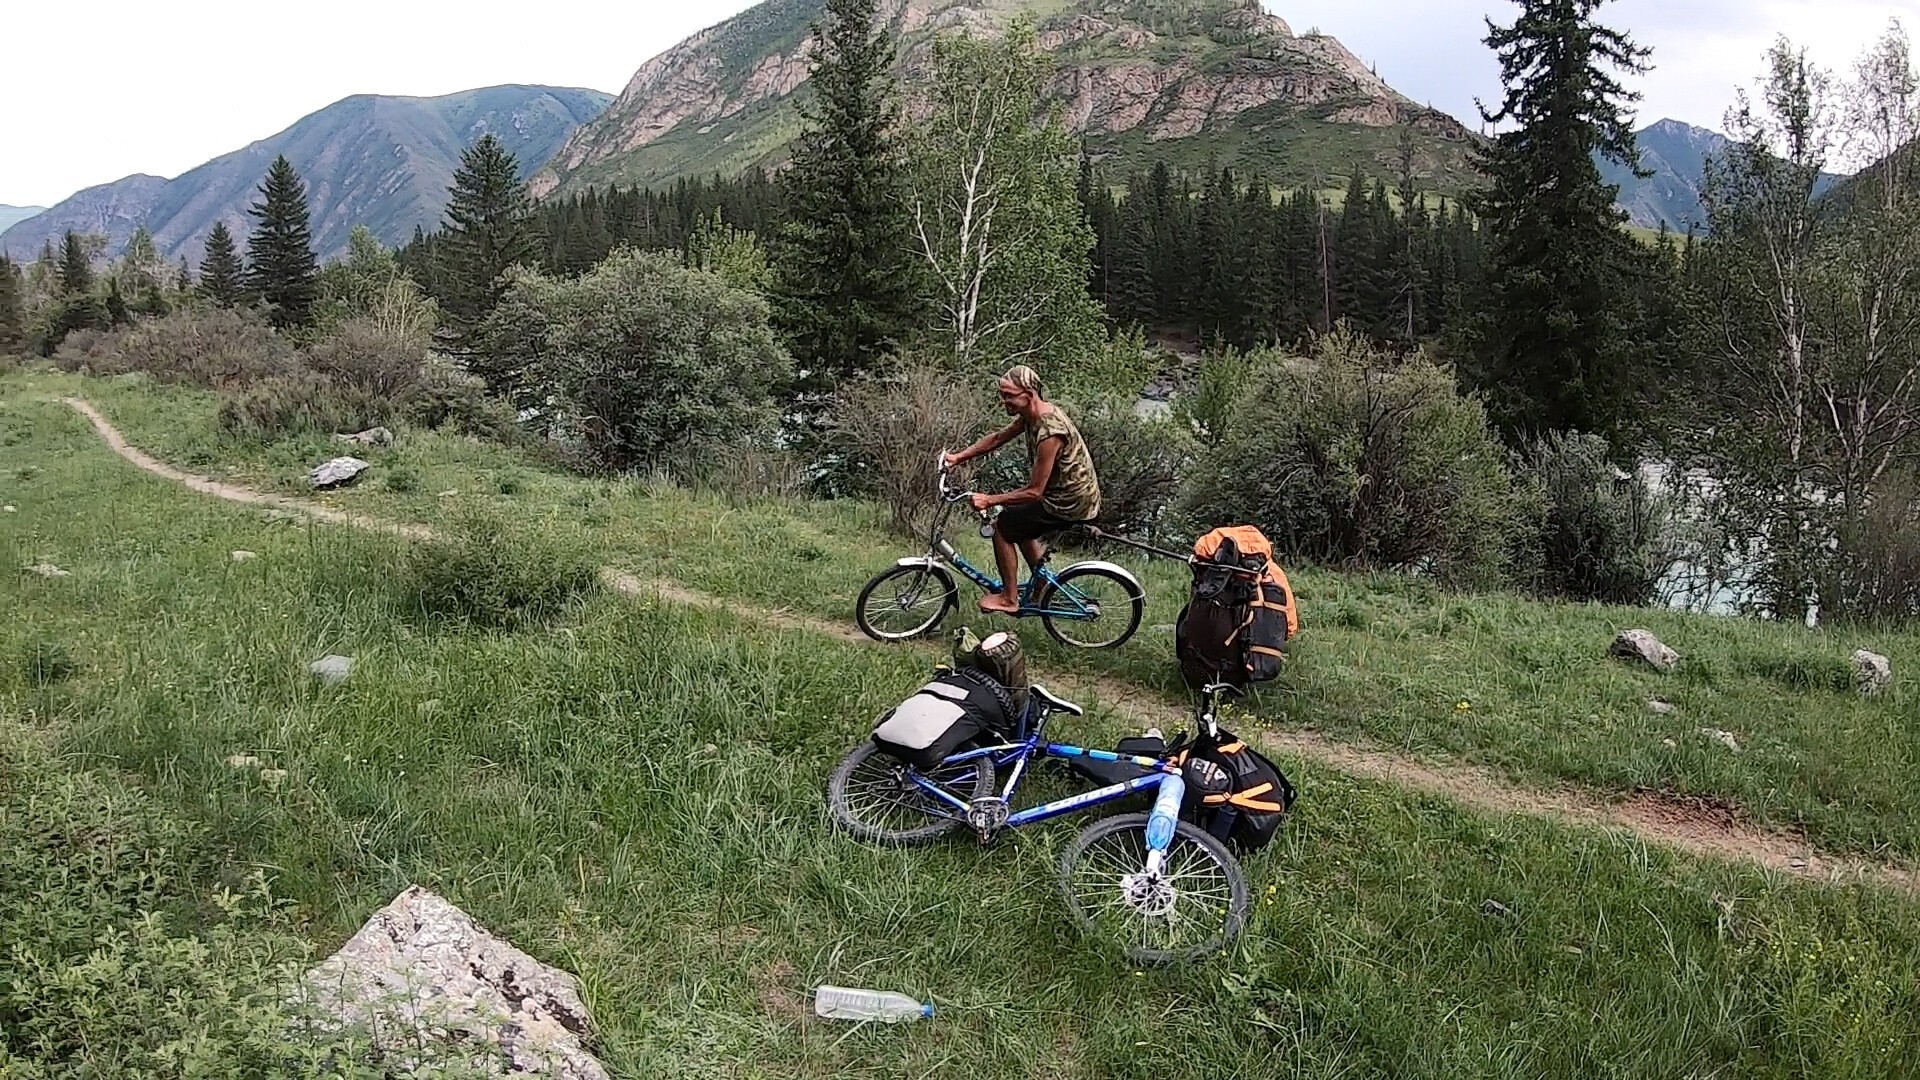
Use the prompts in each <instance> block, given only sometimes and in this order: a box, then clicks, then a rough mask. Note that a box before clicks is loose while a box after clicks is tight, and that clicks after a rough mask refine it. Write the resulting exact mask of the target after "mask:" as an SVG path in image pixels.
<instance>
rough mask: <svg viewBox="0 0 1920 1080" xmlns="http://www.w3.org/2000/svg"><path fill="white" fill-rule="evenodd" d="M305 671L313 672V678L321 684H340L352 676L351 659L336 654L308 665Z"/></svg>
mask: <svg viewBox="0 0 1920 1080" xmlns="http://www.w3.org/2000/svg"><path fill="white" fill-rule="evenodd" d="M307 670H308V671H311V672H313V674H314V676H315V677H316V678H318V679H319V680H320V681H321V682H326V683H337V682H341V681H343V680H345V679H346V677H347V676H349V675H351V674H353V657H351V656H341V655H339V654H338V653H335V654H333V655H330V656H323V657H321V658H320V659H318V660H315V661H314V662H313V663H311V664H308V665H307Z"/></svg>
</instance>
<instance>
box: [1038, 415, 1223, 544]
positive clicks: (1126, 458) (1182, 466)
mask: <svg viewBox="0 0 1920 1080" xmlns="http://www.w3.org/2000/svg"><path fill="white" fill-rule="evenodd" d="M1134 403H1135V399H1134V398H1131V397H1122V396H1119V395H1110V396H1104V397H1099V398H1096V399H1094V400H1093V401H1091V402H1090V403H1089V404H1087V405H1086V406H1084V407H1077V406H1074V405H1072V404H1068V405H1065V406H1063V407H1064V408H1065V409H1066V410H1067V415H1069V416H1071V417H1072V418H1073V422H1074V424H1075V426H1077V427H1079V429H1080V434H1081V436H1082V437H1084V438H1085V439H1086V440H1087V450H1088V452H1089V453H1091V454H1092V455H1093V467H1094V471H1095V472H1096V473H1097V474H1098V475H1099V477H1100V526H1101V528H1103V529H1106V530H1108V531H1110V532H1117V533H1122V534H1127V535H1131V536H1136V537H1139V538H1141V539H1148V538H1152V537H1156V536H1159V535H1162V534H1164V533H1165V532H1166V531H1167V527H1168V520H1167V517H1168V508H1169V507H1170V506H1171V505H1172V503H1173V501H1174V499H1175V498H1176V497H1177V496H1178V495H1179V494H1180V484H1181V481H1182V479H1183V478H1184V477H1185V475H1186V473H1187V470H1188V469H1189V468H1190V467H1191V466H1192V463H1193V460H1194V453H1195V445H1194V441H1193V439H1192V438H1191V437H1190V436H1189V435H1188V434H1187V432H1186V431H1185V429H1183V428H1182V427H1181V425H1180V424H1178V423H1177V422H1174V421H1172V420H1155V419H1149V418H1147V417H1143V416H1141V415H1140V414H1139V412H1137V411H1136V410H1135V407H1134ZM1021 479H1022V481H1024V479H1025V477H1022V478H1021Z"/></svg>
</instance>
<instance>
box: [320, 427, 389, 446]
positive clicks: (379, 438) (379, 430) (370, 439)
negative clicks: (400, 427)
mask: <svg viewBox="0 0 1920 1080" xmlns="http://www.w3.org/2000/svg"><path fill="white" fill-rule="evenodd" d="M334 438H336V439H338V440H340V441H341V442H349V443H359V444H360V445H361V446H392V445H393V432H391V431H388V430H387V429H386V428H383V427H370V428H368V429H367V430H365V431H356V432H354V433H353V434H351V435H335V436H334Z"/></svg>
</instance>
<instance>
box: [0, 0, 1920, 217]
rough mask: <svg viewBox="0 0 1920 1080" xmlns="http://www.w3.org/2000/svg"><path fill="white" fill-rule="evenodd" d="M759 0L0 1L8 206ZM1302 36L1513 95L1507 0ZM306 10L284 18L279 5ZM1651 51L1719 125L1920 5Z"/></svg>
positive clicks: (1677, 94) (1835, 6)
mask: <svg viewBox="0 0 1920 1080" xmlns="http://www.w3.org/2000/svg"><path fill="white" fill-rule="evenodd" d="M749 6H751V0H671V2H664V0H627V2H625V3H608V4H566V3H542V4H534V5H531V6H529V5H525V4H511V5H509V4H501V3H497V2H474V0H466V2H459V3H455V2H450V0H381V2H376V0H334V2H332V3H330V4H327V5H325V6H318V5H312V4H308V5H295V6H292V7H288V6H285V5H273V4H269V5H265V6H262V5H260V4H258V3H252V2H248V3H241V2H239V0H175V2H173V3H154V2H152V0H138V2H134V0H98V2H95V3H88V4H73V3H62V2H58V0H14V2H12V3H9V4H7V5H6V7H7V10H6V12H5V14H0V30H4V31H5V37H6V39H7V42H8V47H7V48H6V50H5V53H4V55H5V61H4V71H5V75H6V84H7V88H8V90H9V93H8V94H7V95H6V99H7V105H6V109H5V115H4V117H3V118H0V203H12V204H15V205H42V206H46V205H51V204H53V203H55V202H57V201H59V200H60V199H63V198H65V197H66V196H68V195H70V194H72V193H73V192H74V191H76V190H78V189H79V188H82V187H87V186H90V185H93V184H100V183H105V182H107V181H110V180H115V179H118V178H120V177H122V176H126V175H128V174H131V173H136V172H146V173H155V174H158V175H160V176H167V177H172V176H177V175H179V174H180V173H182V172H185V171H186V170H188V169H190V168H192V167H194V166H195V165H198V164H200V163H201V162H203V161H206V160H208V159H209V158H213V157H216V156H218V155H220V154H223V153H226V152H227V151H230V150H236V149H238V148H240V147H242V146H244V145H246V144H247V143H249V142H252V141H254V140H256V139H261V138H265V137H266V136H268V135H271V134H273V133H274V132H277V131H279V130H281V129H282V128H285V127H287V126H289V125H290V124H292V123H293V122H294V121H295V120H297V119H299V118H300V117H301V116H303V115H305V114H307V113H309V112H312V111H314V110H316V109H319V108H321V107H322V106H325V105H327V104H329V103H331V102H333V101H337V100H339V99H340V98H342V97H345V96H347V95H349V94H356V93H380V94H420V95H430V94H444V93H451V92H453V91H456V90H466V89H471V88H473V87H478V86H489V85H494V84H498V83H508V82H519V83H545V84H549V85H558V86H586V87H593V88H595V89H599V90H605V91H608V92H609V93H617V92H618V91H619V90H620V89H621V88H622V87H623V86H625V85H626V82H627V79H628V78H629V77H630V76H631V75H632V74H633V71H634V69H635V68H637V67H638V66H639V65H640V64H641V62H643V61H644V60H646V59H647V58H648V57H650V56H652V55H654V54H655V53H658V52H660V51H661V50H663V49H665V48H667V47H669V46H671V45H672V44H673V43H674V42H676V41H678V40H679V39H681V38H682V37H685V36H686V35H687V34H690V33H692V32H694V31H696V30H699V29H700V28H702V27H704V26H707V25H710V24H712V23H715V22H718V21H720V20H722V19H724V18H726V17H728V16H730V15H733V14H734V13H736V12H738V11H741V10H744V9H745V8H747V7H749ZM1267 8H1268V10H1270V11H1272V12H1274V13H1275V14H1277V15H1280V16H1281V17H1282V18H1285V19H1286V20H1287V21H1288V22H1289V23H1290V24H1292V26H1293V28H1294V30H1295V31H1298V32H1305V31H1306V30H1308V29H1309V28H1312V27H1316V26H1317V27H1318V28H1319V29H1320V30H1321V31H1323V32H1325V33H1328V34H1332V35H1334V36H1335V37H1338V38H1340V39H1341V40H1342V41H1343V42H1345V43H1346V44H1347V46H1348V47H1349V48H1351V49H1352V50H1353V51H1354V52H1355V53H1358V54H1359V55H1360V56H1361V58H1362V59H1365V60H1367V61H1369V62H1371V63H1374V64H1375V65H1377V66H1378V68H1379V70H1380V74H1381V75H1382V76H1383V77H1385V78H1386V79H1387V81H1388V82H1390V83H1391V84H1393V86H1395V87H1396V88H1397V89H1399V90H1400V91H1401V92H1402V93H1405V94H1407V95H1408V96H1410V97H1412V98H1414V99H1415V100H1418V101H1428V102H1431V103H1432V104H1433V105H1435V106H1437V107H1439V108H1442V109H1445V110H1446V111H1448V112H1451V113H1453V114H1454V115H1455V116H1458V117H1459V118H1461V119H1462V120H1463V121H1466V122H1468V123H1469V124H1470V125H1477V119H1476V114H1475V113H1474V111H1473V109H1474V104H1473V103H1474V98H1475V96H1476V95H1479V96H1481V97H1483V98H1486V99H1487V100H1488V101H1489V102H1491V101H1492V100H1493V98H1494V97H1495V96H1496V95H1497V94H1498V92H1499V85H1498V81H1497V70H1496V68H1495V67H1494V64H1493V60H1492V57H1491V55H1490V54H1489V53H1488V52H1487V50H1486V48H1485V46H1484V45H1482V44H1481V41H1480V39H1481V38H1482V37H1484V36H1485V32H1486V28H1485V23H1484V21H1483V20H1484V18H1485V17H1487V16H1491V17H1493V18H1495V19H1496V20H1500V21H1503V22H1505V21H1510V20H1511V18H1512V12H1513V11H1514V8H1513V6H1512V5H1511V4H1510V3H1509V2H1507V0H1267ZM283 11H284V12H294V13H296V14H291V15H289V14H282V12H283ZM1601 12H1602V16H1603V18H1604V19H1606V20H1607V21H1608V22H1610V23H1611V24H1612V25H1614V26H1616V27H1624V28H1626V29H1628V30H1630V31H1631V32H1632V33H1633V34H1634V36H1635V37H1636V38H1637V39H1638V40H1639V41H1640V42H1641V43H1642V44H1645V45H1650V46H1652V47H1653V48H1654V63H1655V64H1656V65H1657V69H1656V70H1655V71H1654V72H1652V73H1651V74H1649V75H1648V76H1646V77H1645V78H1643V79H1640V80H1637V81H1636V86H1637V88H1638V89H1639V90H1640V91H1641V92H1642V93H1643V94H1644V95H1645V100H1644V101H1643V102H1641V104H1640V115H1641V118H1642V120H1643V121H1644V122H1651V121H1653V120H1657V119H1660V118H1661V117H1664V116H1672V117H1675V118H1677V119H1681V120H1686V121H1689V122H1691V123H1696V124H1701V125H1704V126H1708V127H1719V126H1720V118H1721V115H1722V114H1723V113H1724V112H1725V110H1726V107H1727V105H1728V104H1729V103H1730V101H1731V99H1732V94H1733V88H1734V87H1735V86H1736V85H1745V84H1748V83H1750V82H1751V80H1752V79H1753V77H1754V75H1755V74H1757V73H1758V71H1759V66H1760V56H1761V53H1762V51H1763V50H1764V49H1765V48H1766V47H1767V44H1768V43H1769V42H1770V41H1771V40H1772V39H1773V36H1774V35H1775V34H1777V33H1785V34H1787V35H1788V36H1789V37H1791V38H1793V39H1794V40H1795V41H1797V42H1801V43H1804V44H1806V45H1808V46H1809V47H1810V48H1811V50H1812V51H1813V53H1814V56H1815V58H1816V59H1817V60H1819V61H1820V62H1822V63H1824V64H1827V65H1828V66H1832V67H1841V66H1844V65H1847V64H1850V63H1851V62H1852V60H1853V57H1854V56H1855V55H1856V54H1858V52H1859V51H1860V49H1861V48H1862V47H1863V46H1864V45H1865V44H1866V43H1867V42H1868V41H1869V40H1871V39H1872V38H1873V37H1874V36H1876V35H1877V34H1879V32H1880V31H1881V30H1882V29H1884V28H1885V26H1886V23H1887V20H1888V18H1889V17H1891V16H1895V15H1898V16H1900V17H1901V18H1902V20H1903V22H1904V23H1905V24H1906V27H1907V30H1908V32H1909V34H1912V35H1914V36H1920V0H1818V2H1814V0H1614V2H1613V3H1610V4H1608V5H1607V6H1605V7H1603V8H1602V9H1601Z"/></svg>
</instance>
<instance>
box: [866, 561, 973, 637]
mask: <svg viewBox="0 0 1920 1080" xmlns="http://www.w3.org/2000/svg"><path fill="white" fill-rule="evenodd" d="M958 594H959V590H958V589H957V588H955V586H954V584H953V578H952V577H950V576H949V575H948V574H947V573H946V572H945V571H944V570H941V569H939V568H937V567H930V566H896V567H894V568H893V569H891V570H888V571H886V572H884V573H881V574H878V575H876V576H875V577H874V579H873V580H872V581H869V582H867V587H866V588H864V589H861V590H860V599H859V600H857V601H855V602H854V608H853V619H854V622H856V623H858V624H859V625H860V632H861V633H863V634H865V635H867V636H868V637H870V638H872V639H874V640H875V641H911V640H913V639H914V638H917V637H920V636H922V635H923V634H926V633H927V632H929V631H931V630H932V629H933V628H934V627H937V626H939V625H940V622H941V620H943V619H945V618H946V617H947V615H948V613H950V612H951V611H953V608H954V605H955V604H956V603H957V602H958V601H959V595H958Z"/></svg>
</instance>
